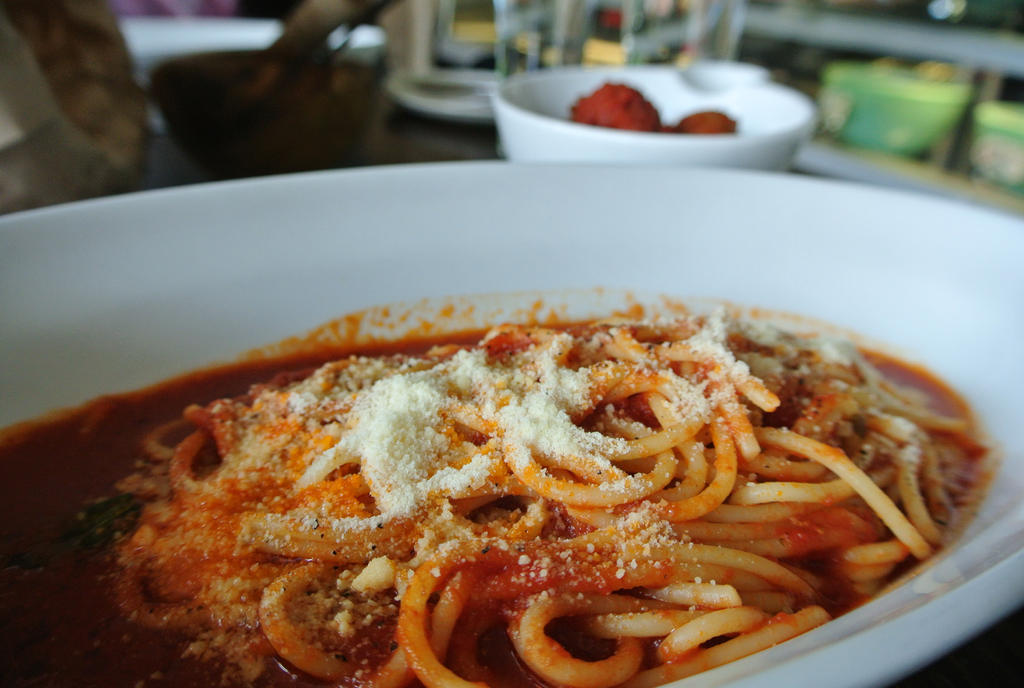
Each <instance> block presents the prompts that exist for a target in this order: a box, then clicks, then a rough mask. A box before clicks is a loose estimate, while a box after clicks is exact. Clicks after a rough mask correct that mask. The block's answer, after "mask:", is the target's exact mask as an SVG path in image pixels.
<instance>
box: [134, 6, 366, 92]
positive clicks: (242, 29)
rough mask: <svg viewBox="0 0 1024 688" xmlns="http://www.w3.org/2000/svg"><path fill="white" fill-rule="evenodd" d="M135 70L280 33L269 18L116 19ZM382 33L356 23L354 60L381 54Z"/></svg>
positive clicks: (253, 46) (248, 46)
mask: <svg viewBox="0 0 1024 688" xmlns="http://www.w3.org/2000/svg"><path fill="white" fill-rule="evenodd" d="M120 27H121V33H122V34H123V35H124V40H125V43H126V44H127V45H128V52H129V54H131V56H132V59H133V61H134V62H135V70H136V73H137V74H139V76H140V77H143V78H144V77H145V75H146V74H148V73H149V71H150V70H151V69H152V68H153V67H154V66H156V65H157V64H159V63H160V62H162V61H163V60H166V59H168V58H171V57H177V56H179V55H187V54H189V53H201V52H209V51H215V50H260V49H262V48H266V47H267V46H269V45H270V44H271V43H273V42H274V40H275V39H276V38H277V37H278V36H279V35H280V34H281V23H280V22H278V21H275V20H272V19H244V18H221V17H129V18H125V19H122V20H121V21H120ZM385 42H386V41H385V33H384V30H383V29H382V28H380V27H379V26H368V25H367V26H358V27H356V29H355V30H354V32H353V34H352V38H351V39H350V42H349V45H348V47H347V48H346V50H347V51H349V53H350V55H351V56H352V57H354V58H355V59H364V60H367V61H373V60H377V59H379V58H380V57H382V56H383V52H384V44H385Z"/></svg>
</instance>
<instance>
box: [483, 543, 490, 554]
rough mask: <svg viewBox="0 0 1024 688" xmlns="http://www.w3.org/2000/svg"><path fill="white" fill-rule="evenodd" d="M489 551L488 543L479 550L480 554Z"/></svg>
mask: <svg viewBox="0 0 1024 688" xmlns="http://www.w3.org/2000/svg"><path fill="white" fill-rule="evenodd" d="M490 551H491V546H490V545H487V546H486V547H484V548H483V549H482V550H480V554H487V553H488V552H490Z"/></svg>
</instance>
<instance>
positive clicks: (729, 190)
mask: <svg viewBox="0 0 1024 688" xmlns="http://www.w3.org/2000/svg"><path fill="white" fill-rule="evenodd" d="M1022 257H1024V224H1022V223H1021V222H1020V221H1019V220H1016V219H1014V218H1011V217H1009V216H1002V215H996V214H992V213H987V212H984V211H980V210H977V209H973V208H970V207H966V206H962V205H957V204H953V203H946V202H941V201H936V200H933V199H930V198H923V197H915V196H907V195H900V194H894V193H890V192H885V191H881V190H877V189H870V188H862V187H856V186H850V185H843V184H837V183H831V182H823V181H817V180H811V179H806V178H797V177H790V176H782V175H765V174H756V173H743V172H727V171H713V170H699V171H697V170H681V169H657V168H597V167H558V166H515V165H508V164H500V163H488V164H448V165H432V166H418V167H390V168H376V169H371V170H360V171H348V172H332V173H319V174H307V175H297V176H290V177H281V178H265V179H257V180H249V181H242V182H229V183H222V184H214V185H204V186H195V187H188V188H183V189H175V190H168V191H157V192H149V193H145V194H138V195H130V196H122V197H118V198H111V199H107V200H99V201H93V202H86V203H80V204H72V205H67V206H63V207H55V208H51V209H46V210H41V211H35V212H30V213H23V214H17V215H12V216H8V217H6V218H3V219H0V313H2V317H0V361H2V362H3V363H2V365H0V389H2V394H0V425H2V424H6V423H10V422H12V421H15V420H18V419H21V418H25V417H28V416H33V415H35V414H38V413H40V412H42V411H45V410H46V409H49V408H51V407H54V406H59V405H66V404H71V403H76V402H79V401H82V400H84V399H86V398H89V397H91V396H94V395H97V394H100V393H104V392H112V391H117V390H121V389H126V388H131V387H135V386H139V385H141V384H144V383H148V382H152V381H155V380H157V379H160V378H163V377H166V376H168V375H170V374H173V373H176V372H180V371H183V370H186V369H189V368H192V367H196V366H199V365H202V364H205V363H209V362H212V361H216V360H225V359H229V358H231V357H232V356H233V355H234V354H235V353H237V352H240V351H243V350H247V349H250V348H252V347H254V346H258V345H261V344H264V343H268V342H272V341H276V340H279V339H281V338H283V337H285V336H286V335H289V334H292V333H297V332H301V331H304V330H306V329H308V328H310V327H312V326H314V325H316V324H318V323H320V322H323V321H325V320H328V319H330V318H332V317H334V316H337V315H339V314H343V313H346V312H349V311H352V310H355V309H359V308H362V307H365V306H368V305H371V304H381V303H393V302H399V301H405V302H414V301H416V300H418V299H420V298H423V297H429V298H440V297H444V296H446V295H453V294H472V293H476V294H481V293H492V292H506V291H517V290H524V289H540V290H563V289H575V288H590V287H595V286H604V287H623V288H628V289H633V290H636V291H637V292H638V293H651V292H661V293H668V294H674V295H678V296H684V297H694V298H700V297H719V298H723V299H727V300H731V301H734V302H739V303H745V304H749V305H756V306H762V307H766V308H770V309H780V310H785V311H790V312H797V313H801V314H805V315H807V316H811V317H814V318H821V319H825V320H828V321H831V322H833V323H835V324H837V325H839V326H841V327H845V328H850V329H853V330H856V331H859V332H861V333H863V334H864V335H865V336H867V337H870V338H873V339H879V340H883V341H887V342H890V343H891V344H892V345H893V346H894V347H895V349H896V350H897V351H900V352H902V353H904V354H905V355H907V356H909V357H910V358H913V359H916V360H918V361H920V362H923V363H925V364H926V365H928V366H929V367H930V368H932V369H933V370H935V371H937V372H938V373H939V374H941V375H942V376H944V377H945V378H946V379H948V380H949V381H950V382H952V383H953V384H954V385H955V386H956V387H957V388H959V389H960V390H961V391H962V392H963V393H964V394H965V395H966V397H967V398H968V400H969V401H970V402H971V403H972V404H973V406H974V408H975V409H976V410H977V411H978V413H979V414H980V415H981V417H982V418H983V419H984V421H985V423H986V425H987V426H988V429H989V430H990V432H991V434H992V436H993V437H994V438H995V439H996V440H997V442H999V443H1000V444H1001V445H1002V447H1003V448H1004V450H1005V461H1004V468H1003V469H1002V471H1001V473H1000V475H999V478H998V480H997V481H996V483H995V485H994V486H993V489H992V491H991V494H990V497H989V498H988V500H987V501H986V502H985V504H984V506H983V508H982V509H981V511H980V513H979V515H978V517H977V518H976V519H975V521H974V522H973V524H972V525H971V527H970V529H969V531H968V533H967V534H966V535H965V537H964V538H963V539H962V541H961V544H960V545H959V546H957V547H956V548H954V549H951V550H948V551H946V552H944V553H943V554H941V555H940V556H938V557H937V558H936V559H935V560H934V561H933V562H932V563H930V564H929V565H928V566H927V567H926V568H925V569H924V570H923V571H922V572H921V573H920V574H919V575H918V576H917V577H915V578H914V579H913V580H912V581H911V582H910V583H909V584H907V585H904V586H902V587H900V588H898V589H897V590H895V591H893V592H892V593H890V594H887V595H885V596H883V597H881V598H880V599H878V600H876V601H874V602H871V603H870V604H867V605H865V606H864V607H861V608H859V609H857V610H855V611H853V612H851V613H849V614H847V615H845V616H843V617H841V618H839V619H837V620H836V621H834V622H832V623H829V624H826V625H825V626H824V627H822V628H820V629H817V630H814V631H812V632H810V633H808V634H806V635H804V636H801V637H799V638H796V639H794V640H792V641H790V642H787V643H784V644H782V645H780V646H778V647H776V648H773V649H771V650H768V651H766V652H763V653H759V654H757V655H755V656H752V657H750V658H747V659H744V660H741V661H738V662H735V663H733V664H729V665H727V666H725V667H722V668H720V669H716V670H714V671H713V672H709V673H708V674H705V675H704V676H703V678H702V682H701V684H700V685H709V686H717V685H725V684H728V685H732V686H753V685H757V686H760V687H765V686H792V685H828V686H830V687H843V686H867V685H877V684H879V683H882V682H885V681H889V680H892V679H894V678H896V677H897V676H899V675H900V674H902V673H905V672H908V671H910V670H912V669H914V668H916V667H917V666H919V665H921V664H923V663H924V662H926V661H928V660H930V659H932V658H934V657H936V656H938V655H939V654H941V653H943V652H945V651H947V650H949V649H950V648H951V647H952V646H954V645H955V644H957V643H959V642H961V641H963V640H965V639H966V638H967V637H968V636H969V635H970V634H972V633H973V632H975V631H977V630H979V629H980V628H982V627H984V626H986V625H988V624H991V623H993V622H994V621H995V620H996V619H997V618H998V617H999V616H1000V615H1002V614H1005V613H1007V612H1009V611H1012V610H1013V609H1014V608H1015V607H1016V606H1017V605H1019V604H1020V603H1021V601H1022V600H1024V576H1021V575H1020V571H1021V567H1022V566H1024V553H1022V552H1024V478H1022V476H1024V440H1022V439H1021V435H1020V433H1019V425H1020V415H1021V412H1020V405H1019V390H1020V387H1021V384H1022V382H1024V357H1022V356H1020V352H1019V350H1020V342H1022V341H1024V308H1022V307H1021V303H1022V301H1024V270H1021V269H1020V260H1021V258H1022ZM604 294H605V295H606V296H610V297H615V298H619V297H618V296H616V292H614V291H610V292H604ZM567 298H572V296H571V294H570V295H569V297H567Z"/></svg>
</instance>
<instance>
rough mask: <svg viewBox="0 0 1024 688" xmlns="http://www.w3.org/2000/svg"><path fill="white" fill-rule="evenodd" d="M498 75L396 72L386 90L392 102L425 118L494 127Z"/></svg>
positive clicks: (467, 71)
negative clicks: (494, 104)
mask: <svg viewBox="0 0 1024 688" xmlns="http://www.w3.org/2000/svg"><path fill="white" fill-rule="evenodd" d="M496 87H497V78H496V77H495V75H494V72H492V71H490V70H484V69H438V70H434V71H432V72H429V73H427V74H413V73H412V72H407V71H397V72H392V73H391V74H390V75H389V76H388V77H387V79H386V80H385V82H384V88H385V90H386V91H387V93H388V95H389V96H391V98H392V100H394V101H395V102H396V103H398V104H399V105H401V106H402V107H404V108H406V109H408V110H411V111H413V112H415V113H417V114H420V115H423V116H425V117H433V118H435V119H442V120H448V121H452V122H462V123H469V124H491V123H493V122H494V112H493V111H492V110H491V94H492V93H493V92H494V90H495V89H496Z"/></svg>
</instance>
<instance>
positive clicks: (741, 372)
mask: <svg viewBox="0 0 1024 688" xmlns="http://www.w3.org/2000/svg"><path fill="white" fill-rule="evenodd" d="M185 418H186V419H187V421H188V422H189V423H190V424H191V431H189V432H188V434H187V436H184V438H183V439H177V438H180V437H181V436H182V434H183V427H182V425H181V424H180V423H178V424H173V425H172V424H166V425H163V426H160V427H159V428H157V430H155V431H154V433H153V434H152V436H150V437H148V438H147V439H146V441H145V442H144V447H143V448H144V450H145V451H146V452H147V453H148V454H149V457H150V460H151V464H152V468H151V475H150V476H149V479H145V480H143V479H139V478H137V477H136V478H135V479H134V480H131V481H127V482H126V483H125V484H126V485H134V486H136V492H138V493H139V494H140V495H141V496H142V497H144V498H145V500H146V501H147V505H146V507H145V509H144V511H143V514H142V516H141V521H140V524H139V525H138V527H137V528H136V530H135V531H134V532H133V533H132V534H130V535H129V536H126V537H125V538H124V539H123V541H122V542H121V545H120V547H119V554H118V556H119V561H120V565H121V568H120V576H119V583H118V590H119V594H120V598H121V601H122V605H123V608H124V609H125V610H126V612H128V613H129V614H131V615H132V617H133V618H134V619H135V620H136V621H137V622H139V623H142V624H145V625H149V626H152V627H156V628H172V627H173V628H177V629H183V630H184V631H185V632H187V633H189V634H191V636H192V637H193V638H194V639H195V641H196V643H194V644H193V646H190V647H192V648H193V650H192V651H193V652H194V653H196V654H199V655H200V656H202V657H219V658H220V659H221V661H223V662H224V663H225V665H226V666H229V667H233V669H230V671H231V672H233V673H231V674H230V675H229V676H228V678H229V680H237V681H244V682H251V681H256V680H258V679H259V676H260V675H261V674H262V673H263V672H264V671H265V665H266V660H267V658H269V657H276V658H278V660H279V661H282V662H284V663H285V664H286V665H288V666H290V667H292V668H294V669H295V670H297V671H299V672H303V673H305V674H308V675H310V676H312V677H315V678H317V679H322V680H325V681H330V682H334V683H343V684H345V685H352V686H382V687H387V688H401V687H402V686H407V685H412V684H414V683H416V682H419V683H421V684H423V685H425V686H428V688H457V687H459V686H463V687H468V686H486V685H501V686H513V685H527V684H530V685H533V684H535V683H537V682H539V683H541V684H545V685H550V686H566V687H570V688H610V687H612V686H620V685H621V686H625V687H627V688H645V687H647V686H657V685H660V684H662V683H665V682H668V681H672V680H675V679H678V678H682V677H685V676H689V675H692V674H694V673H697V672H700V671H703V670H706V669H709V668H712V667H715V666H719V665H721V664H723V663H725V662H729V661H732V660H735V659H738V658H741V657H744V656H747V655H749V654H752V653H754V652H757V651H759V650H761V649H765V648H768V647H771V646H772V645H775V644H777V643H779V642H782V641H784V640H786V639H788V638H791V637H793V636H795V635H798V634H800V633H803V632H805V631H808V630H810V629H812V628H814V627H816V626H818V625H821V624H823V623H825V622H826V621H828V620H829V619H830V618H831V617H832V616H834V615H835V614H838V613H842V612H843V611H845V610H847V609H849V608H850V607H852V606H854V605H855V604H858V603H859V602H861V601H862V600H864V599H865V598H866V597H867V596H869V595H871V594H874V593H876V592H878V591H879V590H880V589H882V587H883V586H884V585H885V584H886V583H888V582H889V581H891V580H892V579H893V577H894V576H895V575H897V574H898V573H900V572H902V571H905V570H906V569H907V567H908V566H909V565H910V564H912V563H913V562H915V561H919V560H922V559H924V558H926V557H928V556H929V555H931V554H932V553H933V552H934V550H935V549H936V548H939V547H942V546H943V544H944V543H945V542H946V541H947V539H948V538H949V534H950V533H951V532H953V530H954V528H955V526H956V524H955V517H956V516H957V514H958V513H960V511H961V510H962V509H961V507H963V505H964V504H965V503H966V502H967V500H968V498H969V494H968V492H969V487H970V485H969V483H970V481H966V480H964V479H963V478H962V476H963V475H966V474H969V473H970V472H971V471H972V470H973V468H972V467H973V466H975V465H976V464H977V462H978V459H979V457H980V455H981V453H982V450H981V447H980V445H978V444H977V443H976V442H975V441H974V440H972V439H971V437H970V435H969V432H970V429H971V428H970V426H969V423H968V421H967V420H966V418H963V417H960V418H954V417H948V416H944V415H940V414H937V413H935V412H934V411H932V410H930V409H929V407H928V405H927V403H923V402H922V400H921V399H920V398H918V395H915V394H914V393H913V392H910V391H907V390H905V389H903V388H901V387H899V386H898V385H895V384H893V383H891V382H890V381H887V380H886V379H885V378H884V377H883V376H881V375H880V374H879V372H878V371H877V370H876V369H875V368H874V367H873V366H872V364H871V363H870V362H869V361H868V359H867V358H866V357H865V356H864V355H862V354H861V353H859V352H858V351H856V350H855V349H853V348H852V347H849V346H845V345H841V344H837V343H835V342H833V341H831V340H823V339H815V338H804V337H797V336H794V335H789V334H786V333H783V332H781V331H779V330H776V329H774V328H772V327H769V326H767V325H765V324H763V323H757V322H745V321H739V320H733V319H731V318H728V317H727V316H726V315H725V314H724V313H723V312H716V313H713V314H710V315H704V316H697V315H694V316H686V317H678V318H674V319H664V320H649V321H635V322H634V321H620V320H609V321H600V322H595V323H590V324H585V325H578V326H572V327H566V328H542V327H519V326H502V327H498V328H495V329H493V330H491V331H490V332H488V333H487V334H486V335H484V336H483V338H482V339H481V340H480V342H479V343H477V344H474V345H465V346H462V345H458V346H455V345H448V346H438V347H434V348H433V349H430V350H428V351H427V352H425V353H424V354H422V355H418V356H412V355H400V354H395V355H390V356H376V357H366V356H351V357H348V358H344V359H341V360H336V361H333V362H330V363H327V364H326V365H323V366H321V367H319V368H318V369H316V370H315V371H314V372H312V373H311V374H308V375H304V376H293V377H290V378H282V379H279V380H276V381H272V382H270V383H267V384H261V385H256V386H254V387H253V388H252V390H251V391H250V393H249V394H247V395H244V396H242V397H238V398H233V399H221V400H218V401H215V402H213V403H211V404H209V405H207V406H205V407H199V406H192V407H189V408H188V409H187V410H186V411H185ZM171 436H174V437H175V438H176V439H175V440H174V443H173V445H172V444H170V443H169V442H168V440H167V438H168V437H171ZM954 473H955V474H957V476H958V477H957V478H956V479H951V478H950V475H952V474H954ZM141 485H144V486H146V489H145V490H142V489H141V488H139V487H138V486H141ZM195 648H202V649H201V651H200V650H197V649H195Z"/></svg>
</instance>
